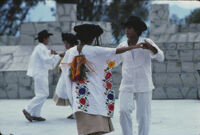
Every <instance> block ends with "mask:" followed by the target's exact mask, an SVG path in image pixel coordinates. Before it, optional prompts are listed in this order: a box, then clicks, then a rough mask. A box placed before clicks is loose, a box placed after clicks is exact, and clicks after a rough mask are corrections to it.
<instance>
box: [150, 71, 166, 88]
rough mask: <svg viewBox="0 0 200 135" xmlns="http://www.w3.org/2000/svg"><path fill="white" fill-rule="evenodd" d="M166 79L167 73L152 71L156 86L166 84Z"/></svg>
mask: <svg viewBox="0 0 200 135" xmlns="http://www.w3.org/2000/svg"><path fill="white" fill-rule="evenodd" d="M166 81H167V73H154V74H153V82H154V84H155V85H156V87H163V86H165V85H166Z"/></svg>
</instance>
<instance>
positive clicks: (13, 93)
mask: <svg viewBox="0 0 200 135" xmlns="http://www.w3.org/2000/svg"><path fill="white" fill-rule="evenodd" d="M18 86H19V85H18V84H17V83H9V85H7V86H6V87H5V91H6V93H7V95H8V98H9V99H19V93H18Z"/></svg>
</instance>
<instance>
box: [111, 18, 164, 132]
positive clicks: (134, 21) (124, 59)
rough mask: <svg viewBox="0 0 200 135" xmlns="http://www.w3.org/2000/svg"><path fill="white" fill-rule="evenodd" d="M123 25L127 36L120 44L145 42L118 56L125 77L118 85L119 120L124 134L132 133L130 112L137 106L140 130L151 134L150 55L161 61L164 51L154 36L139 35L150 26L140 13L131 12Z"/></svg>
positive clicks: (151, 88)
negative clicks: (154, 40)
mask: <svg viewBox="0 0 200 135" xmlns="http://www.w3.org/2000/svg"><path fill="white" fill-rule="evenodd" d="M123 25H124V27H125V33H126V36H127V38H128V40H126V41H124V42H122V43H120V44H119V46H118V48H121V47H127V46H130V45H131V44H133V45H135V44H139V43H140V44H142V48H139V49H134V50H131V51H129V52H126V53H123V54H119V55H116V57H115V61H116V63H117V64H120V63H122V80H121V84H120V88H119V91H120V93H119V100H120V124H121V128H122V132H123V135H133V129H132V117H131V113H132V111H133V110H134V109H135V108H137V111H136V115H137V121H138V124H139V127H138V134H139V135H149V128H150V122H151V121H150V118H151V99H152V90H153V89H154V85H153V81H152V69H151V59H156V60H158V61H160V62H161V61H163V60H164V55H163V52H162V51H161V50H160V49H159V48H158V46H157V45H156V44H155V43H154V42H153V41H152V40H151V39H149V38H142V37H140V36H141V34H142V32H143V31H145V30H146V29H147V26H146V24H145V23H144V22H143V21H142V20H141V19H140V18H139V17H137V16H133V15H131V16H129V17H128V18H127V20H126V21H125V23H123ZM134 102H136V107H135V103H134Z"/></svg>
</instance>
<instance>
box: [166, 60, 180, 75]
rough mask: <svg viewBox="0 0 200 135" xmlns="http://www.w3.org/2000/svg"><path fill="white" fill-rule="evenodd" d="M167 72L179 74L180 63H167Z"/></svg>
mask: <svg viewBox="0 0 200 135" xmlns="http://www.w3.org/2000/svg"><path fill="white" fill-rule="evenodd" d="M167 72H169V73H171V72H175V73H180V72H181V62H178V61H176V62H174V61H168V62H167Z"/></svg>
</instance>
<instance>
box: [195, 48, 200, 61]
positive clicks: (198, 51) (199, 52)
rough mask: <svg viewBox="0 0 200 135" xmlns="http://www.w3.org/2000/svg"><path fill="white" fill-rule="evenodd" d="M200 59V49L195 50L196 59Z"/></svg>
mask: <svg viewBox="0 0 200 135" xmlns="http://www.w3.org/2000/svg"><path fill="white" fill-rule="evenodd" d="M199 60H200V50H194V61H199Z"/></svg>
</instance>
